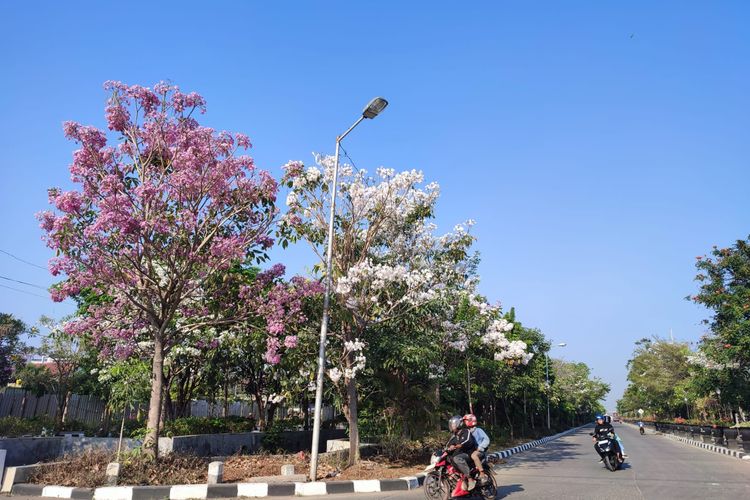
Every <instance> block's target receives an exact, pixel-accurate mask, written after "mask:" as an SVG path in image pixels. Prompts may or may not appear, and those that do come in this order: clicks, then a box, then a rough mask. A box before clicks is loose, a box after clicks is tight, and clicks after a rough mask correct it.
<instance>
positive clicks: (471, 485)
mask: <svg viewBox="0 0 750 500" xmlns="http://www.w3.org/2000/svg"><path fill="white" fill-rule="evenodd" d="M465 484H466V491H471V490H473V489H474V487H475V486H476V485H477V482H476V481H474V480H473V479H472V478H470V477H467V478H466V483H465Z"/></svg>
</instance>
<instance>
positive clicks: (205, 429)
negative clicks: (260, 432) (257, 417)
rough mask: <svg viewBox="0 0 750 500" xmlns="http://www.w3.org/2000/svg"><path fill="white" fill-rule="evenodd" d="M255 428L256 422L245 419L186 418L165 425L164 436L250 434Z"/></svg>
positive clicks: (169, 421) (167, 422)
mask: <svg viewBox="0 0 750 500" xmlns="http://www.w3.org/2000/svg"><path fill="white" fill-rule="evenodd" d="M254 428H255V421H254V420H253V419H252V418H245V417H226V418H204V417H185V418H177V419H175V420H168V421H166V422H165V423H164V435H165V436H167V437H174V436H191V435H194V434H224V433H232V432H250V431H252V430H253V429H254Z"/></svg>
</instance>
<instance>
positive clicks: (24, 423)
mask: <svg viewBox="0 0 750 500" xmlns="http://www.w3.org/2000/svg"><path fill="white" fill-rule="evenodd" d="M54 429H55V422H54V420H52V419H50V418H46V417H34V418H19V417H3V418H0V436H3V437H20V436H42V435H49V434H52V433H54Z"/></svg>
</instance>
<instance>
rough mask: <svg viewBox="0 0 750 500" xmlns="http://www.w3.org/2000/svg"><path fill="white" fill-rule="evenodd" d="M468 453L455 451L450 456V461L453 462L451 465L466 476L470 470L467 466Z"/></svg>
mask: <svg viewBox="0 0 750 500" xmlns="http://www.w3.org/2000/svg"><path fill="white" fill-rule="evenodd" d="M469 460H471V458H469V455H467V454H466V453H456V454H455V455H453V457H451V461H452V462H453V466H454V467H455V468H456V469H458V470H460V471H461V473H462V474H464V475H466V476H468V475H469V473H470V472H471V467H469Z"/></svg>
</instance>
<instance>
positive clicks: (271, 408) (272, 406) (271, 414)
mask: <svg viewBox="0 0 750 500" xmlns="http://www.w3.org/2000/svg"><path fill="white" fill-rule="evenodd" d="M278 407H279V405H278V403H268V418H267V419H266V426H268V427H270V426H271V425H273V419H274V418H275V416H276V409H277V408H278Z"/></svg>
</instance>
